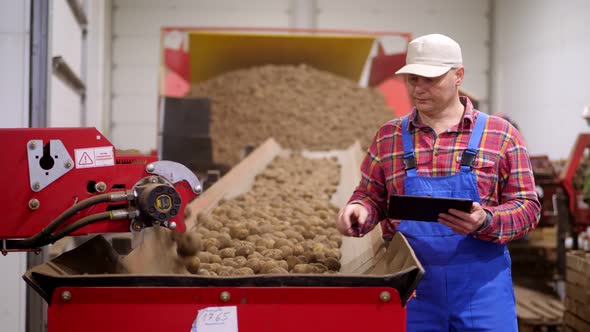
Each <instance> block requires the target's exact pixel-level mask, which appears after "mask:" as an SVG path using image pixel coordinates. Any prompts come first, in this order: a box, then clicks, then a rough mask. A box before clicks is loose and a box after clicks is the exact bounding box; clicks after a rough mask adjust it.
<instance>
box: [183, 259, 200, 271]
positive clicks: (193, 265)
mask: <svg viewBox="0 0 590 332" xmlns="http://www.w3.org/2000/svg"><path fill="white" fill-rule="evenodd" d="M185 266H186V269H187V270H188V272H190V273H192V274H196V273H198V272H199V267H200V266H201V260H200V259H199V257H197V256H192V257H191V258H190V259H188V260H187V261H185Z"/></svg>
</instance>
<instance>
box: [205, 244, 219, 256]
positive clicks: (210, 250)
mask: <svg viewBox="0 0 590 332" xmlns="http://www.w3.org/2000/svg"><path fill="white" fill-rule="evenodd" d="M207 252H208V253H210V254H212V255H217V254H219V248H218V247H216V246H210V247H207Z"/></svg>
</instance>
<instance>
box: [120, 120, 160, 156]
mask: <svg viewBox="0 0 590 332" xmlns="http://www.w3.org/2000/svg"><path fill="white" fill-rule="evenodd" d="M154 117H155V114H154ZM155 128H156V122H155V121H154V123H153V124H150V125H147V124H144V123H117V124H116V125H114V126H113V128H112V130H111V135H112V136H111V143H113V142H118V143H113V144H114V145H115V147H116V148H117V149H137V150H140V151H143V152H146V153H148V152H150V151H151V150H152V149H155V148H156V144H155V140H156V135H155V133H156V129H155ZM150 136H154V138H153V140H154V142H152V140H147V139H145V137H150Z"/></svg>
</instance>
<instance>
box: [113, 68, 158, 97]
mask: <svg viewBox="0 0 590 332" xmlns="http://www.w3.org/2000/svg"><path fill="white" fill-rule="evenodd" d="M158 68H159V66H158V65H155V66H149V65H145V66H142V65H117V64H114V70H113V74H112V75H113V76H112V78H113V95H114V96H121V95H140V96H139V97H140V98H143V97H146V96H147V97H149V96H154V92H157V91H158ZM156 99H157V97H155V98H154V100H156Z"/></svg>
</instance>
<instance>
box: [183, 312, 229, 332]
mask: <svg viewBox="0 0 590 332" xmlns="http://www.w3.org/2000/svg"><path fill="white" fill-rule="evenodd" d="M190 332H238V310H237V307H236V306H228V307H208V308H204V309H201V310H199V313H198V314H197V319H195V321H194V322H193V326H192V327H191V330H190Z"/></svg>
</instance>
